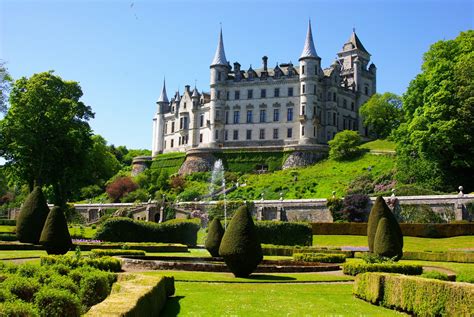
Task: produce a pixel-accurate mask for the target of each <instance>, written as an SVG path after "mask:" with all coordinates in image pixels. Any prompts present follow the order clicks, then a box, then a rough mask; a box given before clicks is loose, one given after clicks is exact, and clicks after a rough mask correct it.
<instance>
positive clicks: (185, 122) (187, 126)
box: [183, 117, 189, 129]
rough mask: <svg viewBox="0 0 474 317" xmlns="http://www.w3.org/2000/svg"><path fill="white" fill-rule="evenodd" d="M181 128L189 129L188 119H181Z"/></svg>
mask: <svg viewBox="0 0 474 317" xmlns="http://www.w3.org/2000/svg"><path fill="white" fill-rule="evenodd" d="M183 128H184V129H188V128H189V125H188V117H184V118H183Z"/></svg>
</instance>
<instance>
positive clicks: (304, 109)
mask: <svg viewBox="0 0 474 317" xmlns="http://www.w3.org/2000/svg"><path fill="white" fill-rule="evenodd" d="M301 114H302V115H305V114H306V106H305V105H303V106H301Z"/></svg>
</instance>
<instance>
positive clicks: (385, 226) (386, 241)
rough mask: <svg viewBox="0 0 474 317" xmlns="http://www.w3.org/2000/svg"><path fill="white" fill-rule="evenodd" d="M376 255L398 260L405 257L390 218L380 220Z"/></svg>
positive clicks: (375, 247) (375, 244)
mask: <svg viewBox="0 0 474 317" xmlns="http://www.w3.org/2000/svg"><path fill="white" fill-rule="evenodd" d="M397 225H398V224H397ZM374 253H375V254H377V255H380V256H384V257H388V258H393V257H396V258H397V259H400V258H401V257H402V255H403V252H402V248H401V246H400V243H399V237H398V234H397V232H396V230H394V225H393V224H391V223H390V219H388V218H385V217H384V218H382V219H380V220H379V225H378V227H377V233H376V234H375V241H374Z"/></svg>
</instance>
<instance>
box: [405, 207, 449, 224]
mask: <svg viewBox="0 0 474 317" xmlns="http://www.w3.org/2000/svg"><path fill="white" fill-rule="evenodd" d="M400 208H401V211H400V218H401V219H402V222H406V223H446V222H447V221H446V220H444V219H443V218H442V217H441V216H440V215H439V214H438V213H436V212H434V211H433V209H431V207H430V206H428V205H400Z"/></svg>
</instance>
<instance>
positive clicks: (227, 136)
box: [224, 130, 229, 141]
mask: <svg viewBox="0 0 474 317" xmlns="http://www.w3.org/2000/svg"><path fill="white" fill-rule="evenodd" d="M228 139H229V131H228V130H225V131H224V140H225V141H227V140H228Z"/></svg>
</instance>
